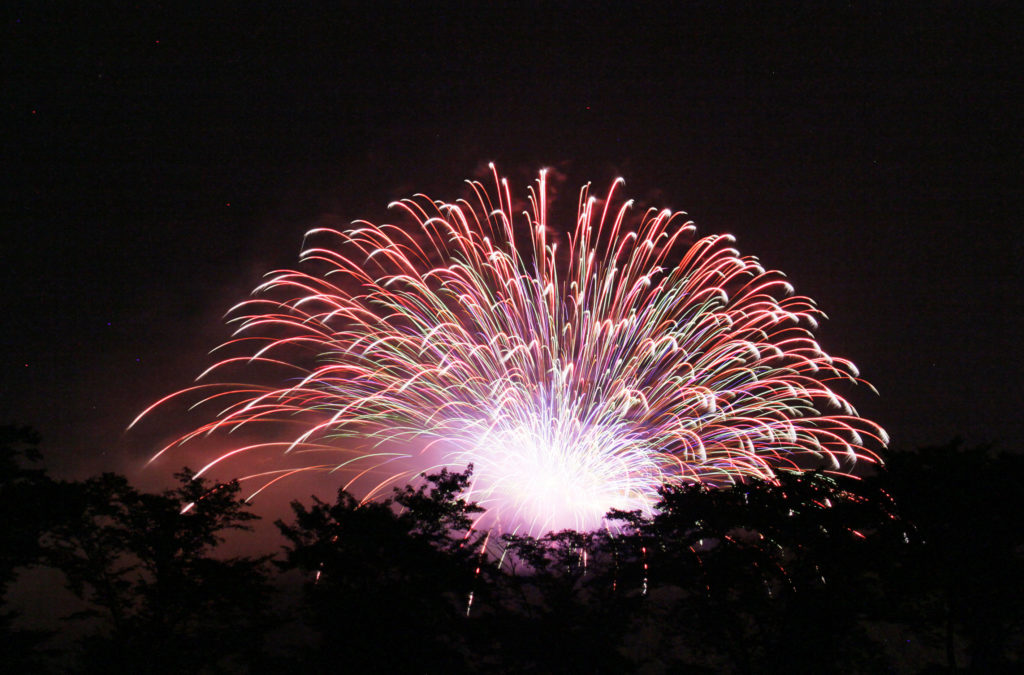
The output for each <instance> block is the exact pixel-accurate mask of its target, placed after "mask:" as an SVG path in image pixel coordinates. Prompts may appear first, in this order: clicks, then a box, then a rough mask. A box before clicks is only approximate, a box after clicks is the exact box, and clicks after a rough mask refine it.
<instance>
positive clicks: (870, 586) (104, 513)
mask: <svg viewBox="0 0 1024 675" xmlns="http://www.w3.org/2000/svg"><path fill="white" fill-rule="evenodd" d="M38 460H39V453H38V437H37V436H36V435H35V434H34V432H32V431H30V430H28V429H24V428H16V427H6V428H3V429H2V430H0V509H2V511H0V516H2V518H3V522H4V523H5V529H6V535H5V536H4V538H3V540H4V543H3V547H4V552H3V556H2V559H0V590H2V591H4V593H5V594H6V592H7V590H8V589H9V588H10V587H11V585H12V584H13V583H15V580H16V577H17V575H18V574H19V571H23V570H25V569H28V568H31V567H46V568H50V569H53V570H57V571H59V573H60V575H61V577H62V578H63V582H64V584H65V585H66V587H67V589H68V591H69V592H70V595H71V596H72V597H74V598H75V599H76V602H77V603H79V605H80V606H81V608H82V609H81V610H79V611H75V612H73V613H72V612H71V611H70V609H69V615H68V616H67V618H66V621H67V622H68V626H69V627H70V626H74V625H77V626H78V630H79V631H80V634H82V635H83V637H82V639H80V640H79V641H78V642H77V646H76V647H74V648H73V649H71V650H70V651H69V650H67V649H65V650H63V651H57V650H55V649H54V647H53V646H52V645H53V643H54V640H53V635H50V634H47V633H45V632H42V631H39V630H32V629H29V628H26V627H25V626H24V622H23V621H21V620H20V619H19V617H18V616H17V615H16V613H14V612H13V611H12V610H10V609H8V610H6V611H4V612H3V613H2V614H0V663H2V664H4V666H3V669H4V671H5V672H65V671H68V670H72V671H77V672H104V673H120V672H125V673H146V672H152V673H190V672H197V673H200V672H201V673H221V672H224V673H239V672H253V673H261V672H279V671H282V670H286V671H288V672H292V671H297V670H302V671H305V672H338V671H342V672H355V673H372V672H385V671H388V672H400V671H410V672H427V673H434V672H489V673H528V672H533V673H558V672H572V673H591V672H592V673H598V672H600V673H605V672H607V673H622V672H636V671H642V672H650V673H658V672H672V673H675V672H696V673H700V672H707V673H719V672H734V673H783V672H785V673H793V672H797V673H824V672H842V673H879V672H908V673H916V672H950V671H955V670H961V669H962V670H965V671H971V672H984V673H999V672H1017V671H1018V670H1019V668H1020V658H1021V647H1022V628H1024V610H1022V607H1024V603H1022V600H1024V597H1022V595H1024V591H1022V588H1024V586H1022V584H1021V581H1020V580H1021V579H1022V578H1024V577H1022V571H1024V536H1022V533H1024V528H1022V527H1021V519H1022V511H1021V509H1020V507H1019V504H1018V493H1019V490H1018V488H1017V485H1016V483H1017V481H1018V479H1019V476H1020V475H1021V468H1022V458H1021V456H1019V455H1013V454H998V455H997V454H995V453H993V452H992V451H991V450H990V449H989V448H985V447H977V448H965V447H962V445H961V444H959V443H951V444H949V445H948V446H945V447H936V448H927V449H922V450H921V451H919V452H890V453H888V454H887V460H888V465H887V468H886V469H885V470H884V471H883V472H881V473H880V474H879V475H878V476H874V477H870V478H865V479H862V480H852V479H842V478H837V477H834V476H829V475H826V474H823V473H818V472H806V473H782V474H780V475H779V480H778V482H777V484H769V483H763V482H751V483H747V484H744V485H740V486H736V487H733V488H729V489H709V488H706V487H703V486H692V487H687V488H679V489H667V490H665V491H664V493H663V495H662V501H661V504H660V505H659V509H658V511H657V515H656V516H654V517H653V518H645V517H643V516H642V515H641V514H639V513H631V512H613V513H612V514H610V516H611V520H612V522H613V524H614V527H613V528H611V531H610V532H608V531H601V532H591V533H579V532H572V531H564V532H558V533H551V534H548V535H546V536H544V537H540V538H533V537H526V536H511V535H506V536H503V537H496V536H493V535H489V534H488V533H487V532H479V531H474V530H472V528H471V523H472V522H474V520H475V518H476V517H477V516H478V515H479V513H480V511H481V509H480V507H478V506H476V505H475V504H472V503H467V502H466V501H465V500H463V499H461V498H460V497H459V495H460V494H462V492H463V490H464V488H465V487H466V485H467V483H468V480H469V472H468V471H467V472H464V473H449V472H447V471H442V472H441V473H439V474H436V475H430V476H425V477H424V479H423V481H422V483H421V484H419V485H418V486H416V487H405V488H403V489H400V490H396V491H395V492H394V493H393V495H392V496H391V498H390V499H388V500H385V501H382V502H374V503H369V504H362V505H361V504H359V502H358V500H356V499H355V498H354V497H353V496H352V495H350V494H347V493H345V492H343V491H342V492H339V494H338V496H337V499H336V500H334V501H332V502H324V501H319V500H313V502H312V503H309V504H302V503H299V502H295V503H293V505H292V508H293V514H292V516H291V517H290V518H289V519H287V520H284V521H278V522H277V528H278V530H279V531H280V533H281V535H282V539H281V542H280V543H283V544H284V546H283V548H280V547H279V548H280V552H275V551H272V550H268V551H267V554H266V555H264V556H244V555H234V556H232V555H227V554H225V553H223V548H224V547H223V546H222V544H223V542H224V538H225V536H226V535H228V534H229V533H230V532H231V531H233V530H245V529H248V528H250V527H251V525H252V524H253V521H254V520H255V519H256V516H254V515H253V514H252V513H251V512H250V511H249V509H248V505H247V504H246V503H245V501H244V500H243V499H242V498H241V496H240V491H239V487H238V485H237V484H236V483H227V484H221V485H214V484H211V483H208V482H206V481H204V480H202V479H195V478H194V476H193V475H192V474H191V473H190V472H188V471H187V470H185V471H184V472H182V473H181V474H179V476H178V478H179V485H178V487H177V488H175V489H173V490H168V491H166V492H163V493H160V494H150V493H144V492H140V491H139V490H137V489H136V488H134V487H133V486H131V485H130V484H129V483H128V481H127V480H126V479H125V478H124V477H122V476H118V475H114V474H104V475H102V476H98V477H95V478H91V479H88V480H85V481H79V482H65V481H56V480H53V479H51V478H50V477H49V476H47V474H46V473H45V472H44V471H43V470H41V469H37V468H34V466H35V463H36V462H38Z"/></svg>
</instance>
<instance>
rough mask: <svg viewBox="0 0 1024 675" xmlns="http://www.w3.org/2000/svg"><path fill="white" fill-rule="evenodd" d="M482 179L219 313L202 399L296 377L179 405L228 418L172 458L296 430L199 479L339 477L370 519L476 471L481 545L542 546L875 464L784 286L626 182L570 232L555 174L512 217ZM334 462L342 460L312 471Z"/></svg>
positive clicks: (836, 374) (776, 275) (315, 243)
mask: <svg viewBox="0 0 1024 675" xmlns="http://www.w3.org/2000/svg"><path fill="white" fill-rule="evenodd" d="M491 172H492V175H493V180H494V187H493V189H492V190H490V191H489V190H488V189H487V188H485V186H484V185H483V184H481V183H479V182H476V181H472V182H469V183H468V184H469V187H470V190H469V191H468V192H467V195H468V196H467V197H466V198H464V199H459V200H457V201H455V202H452V203H446V202H440V201H432V200H430V199H428V198H426V197H424V196H422V195H418V196H416V197H414V198H411V199H406V200H402V201H400V202H397V203H395V204H393V205H392V206H393V207H394V208H395V209H397V211H398V212H400V214H401V219H400V220H401V222H402V223H404V224H400V225H393V224H387V225H375V224H372V223H369V222H362V221H357V222H355V223H354V224H353V225H352V226H351V227H349V228H347V229H345V230H343V231H340V230H335V229H328V228H318V229H314V230H312V231H311V232H309V233H308V234H307V246H308V247H307V248H306V250H305V251H304V252H303V254H302V259H303V261H304V266H305V268H306V271H291V270H289V271H278V272H275V273H272V274H271V275H270V276H269V280H268V281H266V282H265V283H263V284H262V285H260V286H259V287H258V288H257V289H256V291H255V292H254V295H253V297H252V298H251V299H249V300H247V301H245V302H242V303H241V304H239V305H237V306H236V307H235V308H233V309H232V310H231V312H230V314H229V316H231V317H232V318H231V320H232V321H233V322H235V323H236V324H237V332H236V334H235V337H234V339H233V340H232V341H230V342H229V343H228V344H227V345H225V347H224V348H225V349H227V350H236V351H235V352H234V353H235V355H234V356H228V357H227V358H225V359H223V360H222V361H220V362H219V363H217V364H216V365H214V366H213V367H212V368H210V369H209V370H208V371H206V372H205V373H204V374H203V375H202V376H201V377H200V379H201V380H202V381H209V380H210V379H211V378H212V379H214V380H216V379H217V377H223V373H224V372H226V371H227V370H229V369H237V368H239V367H242V368H243V370H246V369H247V370H248V371H249V372H250V373H251V372H255V371H259V372H260V373H261V377H264V378H265V376H266V374H267V372H269V371H274V372H276V370H275V369H281V368H283V369H286V370H290V371H291V374H290V375H287V376H281V377H276V379H275V378H271V380H272V381H271V382H270V383H269V384H259V385H258V384H245V385H237V384H227V383H223V382H216V383H214V384H199V385H197V386H196V387H192V388H190V389H188V390H186V392H189V393H195V392H197V391H205V392H208V395H207V396H205V397H203V401H204V402H211V401H212V402H216V403H219V404H220V411H221V412H220V413H219V414H218V415H217V416H216V417H215V418H214V419H213V421H211V422H209V423H208V424H206V425H203V426H202V427H200V428H198V429H196V430H195V431H193V432H192V433H190V434H188V435H186V436H185V437H183V438H182V439H180V440H181V441H188V440H191V439H194V438H196V437H198V436H202V435H208V434H212V433H215V432H218V431H233V430H236V429H239V428H241V427H251V426H253V425H257V424H262V423H264V422H274V423H276V424H282V423H283V424H287V425H295V426H296V430H295V431H293V432H291V433H290V434H289V435H287V436H286V437H285V440H283V441H282V440H275V441H273V442H262V443H255V444H252V445H247V446H245V447H234V448H233V449H231V450H230V451H228V452H224V453H222V454H219V455H218V456H216V457H215V458H213V460H212V461H211V462H210V464H208V465H207V466H206V467H205V468H204V469H203V470H202V471H200V474H202V473H204V472H205V471H208V470H209V469H210V468H211V467H213V466H215V465H217V464H219V463H220V462H222V461H225V460H227V459H229V458H238V457H242V456H249V457H251V456H254V455H257V454H258V455H260V456H261V458H263V459H264V460H265V458H266V456H267V453H268V451H269V452H271V453H273V454H274V456H281V457H285V458H288V459H285V460H283V461H288V462H295V464H293V465H291V466H289V467H286V468H280V469H275V470H273V471H268V472H261V473H257V474H253V475H251V476H249V477H248V478H250V479H253V480H256V481H257V484H258V486H259V487H258V489H257V490H256V492H258V491H259V490H261V489H263V488H265V487H266V486H267V485H269V484H272V483H274V482H277V481H279V480H281V479H282V478H284V477H287V476H289V475H291V474H294V473H296V472H300V471H326V470H332V471H336V470H341V471H343V475H345V476H346V480H349V481H355V480H363V481H370V482H369V484H368V485H369V487H368V488H367V489H366V490H365V492H366V493H367V498H372V497H373V496H374V495H375V494H377V493H379V492H380V491H381V490H382V489H384V488H386V487H387V486H389V485H392V484H395V483H397V482H400V481H403V480H407V479H409V478H410V477H413V476H415V475H416V474H419V473H421V472H423V471H429V470H433V469H435V468H437V467H439V466H451V467H457V468H462V467H465V466H466V465H469V464H472V465H473V466H474V473H473V476H472V490H471V494H470V495H468V496H469V497H470V498H472V499H474V500H476V501H478V502H479V503H480V504H481V505H482V506H484V507H485V508H486V509H487V516H486V517H487V518H489V519H490V525H491V526H493V527H497V528H498V529H499V530H501V531H517V530H518V531H526V532H531V533H540V532H543V531H546V530H549V529H553V528H563V527H571V528H576V529H593V528H595V527H597V526H599V525H600V524H601V522H602V517H603V515H604V514H605V513H606V512H607V511H608V510H609V509H612V508H617V509H639V510H641V511H642V512H645V513H650V511H651V509H652V507H653V505H654V504H655V503H656V501H657V499H658V489H659V487H660V486H662V485H664V484H686V483H692V482H698V481H700V482H704V483H708V484H713V485H714V484H718V485H721V484H731V483H735V482H737V481H742V480H744V479H745V478H748V477H756V478H761V479H768V480H771V479H772V477H773V476H774V475H775V472H777V471H779V470H786V469H798V468H817V467H821V468H823V469H825V470H827V471H833V472H837V473H846V472H848V471H850V469H851V467H852V466H853V465H854V464H855V463H857V462H859V461H867V462H876V461H878V458H877V456H876V455H875V454H874V453H873V452H872V451H871V450H870V449H869V446H876V447H877V446H879V445H884V444H885V442H886V439H885V434H884V432H883V431H882V429H881V428H879V427H878V426H877V425H876V424H874V423H872V422H870V421H868V420H865V419H863V418H861V417H859V416H858V415H857V413H856V411H855V410H854V409H853V407H852V406H851V405H850V404H849V403H848V402H847V401H846V400H845V399H844V398H843V397H842V396H841V395H840V394H839V393H837V392H836V391H835V390H834V388H833V387H834V386H835V383H836V382H841V381H850V382H857V381H859V380H858V377H857V371H856V368H855V367H854V365H853V364H852V363H850V362H849V361H846V360H843V359H839V358H835V357H832V356H829V355H828V354H826V353H825V352H824V351H823V350H822V348H821V347H820V346H819V345H818V343H817V341H816V340H815V339H814V337H813V333H812V331H813V330H814V329H815V328H816V327H817V322H818V319H819V318H820V317H821V316H822V314H821V312H820V311H819V310H818V309H817V308H816V307H815V305H814V303H813V301H812V300H810V299H809V298H806V297H801V296H797V295H793V289H792V287H791V285H790V284H789V283H788V282H787V281H786V278H785V276H784V275H783V274H782V273H780V272H774V271H766V270H765V269H764V268H763V267H762V266H761V265H760V264H759V262H758V261H757V259H756V258H753V257H749V256H741V255H740V254H739V252H738V251H737V250H736V249H734V248H733V247H732V243H733V239H732V237H731V236H728V235H712V236H706V237H702V238H698V237H697V236H696V228H695V227H694V225H693V224H692V223H691V222H689V221H687V220H686V218H685V214H682V213H679V212H672V211H669V210H660V211H659V210H656V209H649V210H647V211H646V212H644V213H634V207H633V202H632V201H623V200H620V199H618V198H617V196H616V194H615V192H616V190H617V189H618V188H619V186H620V185H621V183H622V181H621V179H620V180H617V181H616V182H615V183H613V184H612V186H611V188H610V189H609V191H608V194H607V195H606V196H605V197H604V198H603V199H598V198H596V197H594V196H592V195H591V190H590V186H589V185H588V186H585V187H584V188H583V189H582V190H581V191H580V196H579V204H578V212H577V216H576V222H575V225H574V226H573V227H571V228H565V229H568V230H569V231H568V232H564V233H562V232H560V231H559V230H558V229H557V228H552V226H551V225H550V224H549V223H548V211H549V209H548V206H549V205H548V186H547V178H546V174H545V173H544V172H541V174H540V177H539V179H538V180H537V181H536V184H535V185H534V186H532V187H531V188H530V190H529V195H528V197H529V199H528V203H524V204H523V205H522V208H521V209H520V208H517V207H515V206H514V205H513V201H512V193H511V190H510V188H509V185H508V182H507V181H506V180H505V179H501V178H499V176H498V174H497V172H496V171H495V170H494V168H493V166H492V167H491ZM520 210H521V211H522V213H518V211H520ZM638 211H639V210H638ZM254 369H255V370H254ZM257 379H258V378H257ZM186 392H178V394H176V395H180V394H182V393H186ZM168 398H170V397H168ZM165 400H166V399H165ZM143 414H145V413H143ZM140 417H141V416H140ZM279 433H280V432H275V434H276V436H275V438H276V439H280V438H281V436H280V435H279ZM165 451H166V448H165ZM323 452H335V453H339V454H338V455H337V457H339V458H338V459H332V460H329V461H326V462H323V461H321V462H318V461H313V460H310V459H309V458H310V457H316V456H317V455H315V454H313V453H323Z"/></svg>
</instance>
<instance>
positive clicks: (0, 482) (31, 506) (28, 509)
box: [0, 425, 59, 671]
mask: <svg viewBox="0 0 1024 675" xmlns="http://www.w3.org/2000/svg"><path fill="white" fill-rule="evenodd" d="M39 442H40V437H39V434H38V433H37V432H35V431H33V430H32V429H30V428H28V427H19V426H13V425H5V426H0V522H3V524H4V535H3V537H0V598H3V597H4V596H6V594H7V590H8V588H9V587H10V586H11V584H12V583H13V582H14V581H15V579H16V578H17V574H18V570H19V569H20V568H24V567H28V566H31V565H34V564H36V563H37V562H38V561H39V558H40V556H41V555H42V550H41V548H40V545H39V539H40V537H41V536H42V534H43V532H44V531H45V530H46V529H47V528H48V527H49V526H50V525H51V523H52V522H53V521H54V519H55V518H56V509H57V505H58V504H59V502H57V501H56V500H54V498H53V497H54V484H53V482H52V481H51V480H50V479H49V478H48V477H47V475H46V472H45V471H44V470H42V469H38V468H29V467H28V466H26V464H33V463H35V462H38V461H39V460H40V459H41V455H40V452H39ZM18 616H19V615H18V613H17V612H14V611H2V612H0V663H2V664H4V667H5V668H7V669H10V670H12V671H31V670H36V669H38V668H41V667H42V666H41V659H42V657H44V656H45V654H44V653H43V651H41V647H42V645H43V644H44V643H45V641H46V640H47V638H48V637H49V633H47V632H44V631H38V630H27V629H24V628H18V627H16V625H15V624H16V621H17V619H18Z"/></svg>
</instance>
